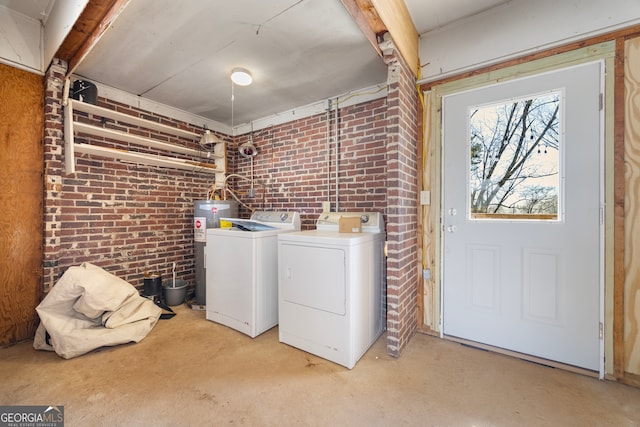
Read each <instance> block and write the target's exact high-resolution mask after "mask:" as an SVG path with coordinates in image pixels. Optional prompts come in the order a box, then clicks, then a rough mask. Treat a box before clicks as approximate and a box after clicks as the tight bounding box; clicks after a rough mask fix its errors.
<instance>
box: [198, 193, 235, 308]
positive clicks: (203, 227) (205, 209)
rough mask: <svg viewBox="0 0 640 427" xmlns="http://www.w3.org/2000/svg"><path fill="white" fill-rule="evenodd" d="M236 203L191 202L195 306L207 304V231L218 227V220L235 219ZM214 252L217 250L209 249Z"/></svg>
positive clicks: (226, 201)
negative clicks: (205, 256) (205, 250)
mask: <svg viewBox="0 0 640 427" xmlns="http://www.w3.org/2000/svg"><path fill="white" fill-rule="evenodd" d="M237 216H238V202H236V201H235V200H196V201H195V202H193V235H194V244H195V268H196V271H195V276H196V301H195V303H196V304H199V305H202V306H204V305H205V304H206V303H207V295H206V292H207V283H206V274H205V261H204V249H205V246H206V243H207V229H208V228H218V227H220V218H236V217H237ZM209 250H212V251H215V250H217V248H209Z"/></svg>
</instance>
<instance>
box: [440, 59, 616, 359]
mask: <svg viewBox="0 0 640 427" xmlns="http://www.w3.org/2000/svg"><path fill="white" fill-rule="evenodd" d="M602 81H603V64H602V63H600V62H595V63H589V64H585V65H580V66H575V67H571V68H567V69H562V70H559V71H554V72H549V73H545V74H540V75H537V76H534V77H527V78H522V79H518V80H513V81H509V82H506V83H500V84H495V85H492V86H487V87H483V88H479V89H474V90H470V91H466V92H462V93H457V94H453V95H449V96H446V97H444V98H443V193H442V194H443V200H442V203H443V204H442V206H443V212H442V218H443V238H442V242H443V255H442V262H443V287H442V289H443V306H442V308H443V311H442V322H443V333H444V335H446V336H451V337H457V338H461V339H465V340H471V341H475V342H480V343H483V344H487V345H490V346H494V347H498V348H503V349H507V350H510V351H515V352H519V353H524V354H527V355H532V356H535V357H539V358H544V359H549V360H553V361H557V362H560V363H564V364H569V365H574V366H577V367H581V368H585V369H589V370H595V371H598V370H600V367H601V361H602V357H603V356H602V355H601V346H600V340H601V323H600V322H601V315H600V312H601V304H602V303H601V297H600V294H601V283H602V277H603V274H602V261H601V259H602V252H601V247H602V243H601V242H602V238H601V236H602V230H601V227H602V225H601V224H602V223H603V218H602V216H603V212H604V210H603V194H602V193H603V190H602V188H603V185H602V184H603V178H602V154H601V147H602V139H603V137H602V135H603V131H602V126H603V125H602V120H603V119H602V117H603V115H602V111H601V107H600V104H601V93H602V91H603V84H602ZM528 100H536V102H538V106H537V107H536V103H535V102H533V103H531V102H529V103H528V104H527V101H528ZM517 102H520V104H518V105H520V107H522V106H524V108H529V109H530V110H528V111H527V113H526V114H525V113H522V111H520V113H518V111H516V110H517V109H516V108H515V107H514V106H515V105H516V103H517ZM494 107H498V108H499V107H504V108H503V109H502V110H500V111H503V112H504V116H500V114H502V113H500V114H498V113H496V112H495V111H497V110H495V109H492V108H494ZM511 107H514V108H511ZM520 107H519V108H520ZM535 108H538V110H536V111H537V112H536V115H534V110H535ZM554 108H555V109H554ZM540 111H546V113H547V117H551V116H550V115H549V114H551V113H554V112H555V114H556V115H555V116H554V120H555V124H554V127H550V126H548V127H546V128H545V127H544V124H545V123H546V124H550V122H551V119H544V117H543V116H544V114H542V113H539V112H540ZM510 114H511V115H510ZM517 114H524V115H523V116H522V117H523V118H522V120H520V121H517V120H514V121H512V122H511V123H510V124H509V125H506V126H504V128H503V129H502V130H501V132H503V135H505V137H504V138H502V142H504V139H505V138H506V135H509V138H512V139H513V141H512V143H514V144H515V143H516V142H518V141H519V143H520V144H522V146H519V148H518V150H520V153H521V154H520V156H521V158H518V157H517V156H516V155H515V154H513V153H515V152H516V149H514V148H513V147H514V146H507V145H504V146H503V147H502V148H500V149H497V148H496V146H494V147H493V148H491V147H490V145H489V144H490V143H489V142H488V141H490V140H491V139H492V138H493V141H494V142H493V143H494V144H495V143H500V141H501V140H500V138H496V134H498V133H499V132H494V133H493V134H491V132H490V131H488V130H487V129H489V128H491V127H492V126H488V127H487V129H484V130H481V129H480V128H481V127H482V126H483V125H487V123H489V124H493V125H496V123H497V122H499V121H500V120H499V119H498V117H499V116H500V117H502V119H505V120H506V119H512V118H513V117H514V116H515V115H517ZM536 117H537V120H539V123H538V124H537V125H536V124H535V120H536ZM516 118H517V116H516ZM545 120H547V121H545ZM541 124H542V125H541ZM503 125H504V123H503ZM509 126H510V127H509ZM536 126H537V127H536ZM494 127H495V126H494ZM518 127H520V130H518ZM494 130H495V129H494ZM496 141H497V142H496ZM534 143H535V144H534ZM527 150H529V151H527ZM522 153H524V154H522ZM498 158H501V160H500V162H498V161H497V159H498ZM520 160H523V161H525V160H526V162H528V163H527V164H528V166H527V168H524V167H520V169H518V165H520V166H522V164H521V163H518V162H519V161H520ZM541 162H542V163H541ZM544 162H546V163H544ZM554 165H555V166H554ZM509 168H512V169H509ZM507 171H509V172H507ZM554 171H555V173H554ZM518 189H520V190H522V191H521V192H520V193H517V190H518Z"/></svg>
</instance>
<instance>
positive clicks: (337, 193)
mask: <svg viewBox="0 0 640 427" xmlns="http://www.w3.org/2000/svg"><path fill="white" fill-rule="evenodd" d="M334 126H335V138H334V139H335V143H336V159H335V162H336V210H335V211H336V212H339V211H340V200H339V199H340V197H339V196H340V187H339V185H340V176H339V174H340V162H339V157H340V153H339V149H340V126H339V123H338V98H336V102H335V120H334Z"/></svg>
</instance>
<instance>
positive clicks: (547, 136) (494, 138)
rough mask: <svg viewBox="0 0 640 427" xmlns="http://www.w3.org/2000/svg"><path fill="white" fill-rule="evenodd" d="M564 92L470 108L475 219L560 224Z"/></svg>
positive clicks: (471, 194) (471, 198) (471, 209)
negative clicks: (552, 222) (540, 221)
mask: <svg viewBox="0 0 640 427" xmlns="http://www.w3.org/2000/svg"><path fill="white" fill-rule="evenodd" d="M561 99H562V91H553V92H548V93H543V94H536V95H531V96H527V97H524V98H520V99H511V100H507V101H501V102H498V103H493V104H490V105H475V106H471V107H469V109H468V136H469V145H468V146H469V156H468V161H469V164H468V170H469V185H468V191H469V198H468V200H469V209H468V211H467V212H468V213H469V216H470V219H490V220H501V219H502V220H504V219H507V220H514V219H515V220H545V221H550V220H551V221H553V220H558V219H559V211H560V209H559V205H560V202H559V201H560V200H561V194H560V190H561V187H560V173H561V171H560V169H561V162H560V158H561V155H560V154H561V153H560V152H561V146H562V141H561V135H562V132H561V128H562V126H561V122H562V117H561V111H562V108H561V107H562V106H561Z"/></svg>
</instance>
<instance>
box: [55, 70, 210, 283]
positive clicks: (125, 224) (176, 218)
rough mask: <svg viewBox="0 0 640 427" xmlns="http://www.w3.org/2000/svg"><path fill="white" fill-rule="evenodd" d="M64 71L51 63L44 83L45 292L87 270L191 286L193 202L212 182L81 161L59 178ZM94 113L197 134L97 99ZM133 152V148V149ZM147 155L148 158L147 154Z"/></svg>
mask: <svg viewBox="0 0 640 427" xmlns="http://www.w3.org/2000/svg"><path fill="white" fill-rule="evenodd" d="M65 71H66V64H64V63H63V62H60V61H57V62H55V63H54V65H53V66H52V67H51V69H50V70H49V72H48V74H47V76H46V88H47V89H46V101H45V103H46V111H45V114H46V125H45V182H46V184H47V188H46V194H45V262H44V270H45V271H44V281H45V283H44V288H45V290H48V289H49V288H50V287H51V286H52V285H53V284H54V283H55V281H56V280H57V278H58V277H59V275H60V274H61V273H63V272H64V271H65V270H66V268H68V267H69V266H72V265H78V264H80V263H82V262H85V261H86V262H91V263H93V264H96V265H99V266H101V267H103V268H105V269H106V270H107V271H109V272H111V273H113V274H115V275H117V276H118V277H120V278H122V279H124V280H126V281H128V282H130V283H131V284H133V285H134V286H136V287H138V288H140V289H141V288H142V285H143V277H144V272H146V271H158V272H160V273H161V274H162V275H163V277H165V278H170V277H171V269H172V264H173V263H174V262H175V263H176V274H177V277H178V278H181V279H184V280H187V281H189V282H190V285H191V287H193V286H194V282H193V281H194V251H193V201H194V200H199V199H204V198H206V194H207V190H208V189H209V187H210V186H211V185H212V184H213V181H214V177H213V175H209V174H203V173H198V172H192V171H181V170H175V169H168V168H161V167H155V166H145V165H136V164H131V163H125V162H120V161H117V160H110V159H107V158H102V157H94V156H88V155H83V154H79V155H76V160H75V165H76V173H75V174H73V175H68V174H66V173H65V170H64V156H65V153H64V141H63V134H62V112H63V108H62V106H61V102H62V92H63V84H64V81H63V79H64V73H65ZM98 105H100V106H102V107H106V108H111V109H115V110H118V111H120V112H124V113H127V114H131V115H135V116H139V117H142V118H145V119H147V120H153V121H157V122H162V123H165V124H172V125H174V126H177V127H181V128H183V129H187V130H191V131H193V132H200V131H201V130H200V129H197V128H194V127H192V126H190V125H189V124H187V123H181V122H177V121H175V120H172V119H170V118H167V117H160V116H157V115H155V114H153V113H149V112H144V111H139V110H137V109H135V108H133V107H130V106H126V105H122V104H118V103H115V102H113V101H109V100H106V99H103V98H99V100H98ZM76 120H77V121H83V122H91V123H92V124H97V125H104V126H105V127H108V128H117V129H118V130H121V131H127V132H130V133H135V134H139V135H142V136H146V137H152V138H154V139H158V140H161V141H164V142H169V143H172V144H178V145H179V144H182V145H187V146H190V148H198V145H197V143H196V142H194V141H189V140H181V139H180V138H178V137H171V136H168V135H162V134H159V133H153V132H148V131H143V130H141V129H139V128H135V127H132V126H126V125H122V124H117V125H116V124H115V123H113V121H110V120H108V121H105V122H104V123H103V122H102V120H101V118H97V117H89V116H87V115H86V114H83V113H80V114H79V115H77V116H76ZM76 142H86V143H91V144H95V145H103V146H109V147H113V148H121V149H133V148H134V146H130V145H129V144H126V143H116V142H113V141H105V140H104V139H103V138H99V137H90V136H88V135H79V136H77V137H76ZM136 149H137V147H136ZM146 151H147V152H152V151H153V150H146Z"/></svg>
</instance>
